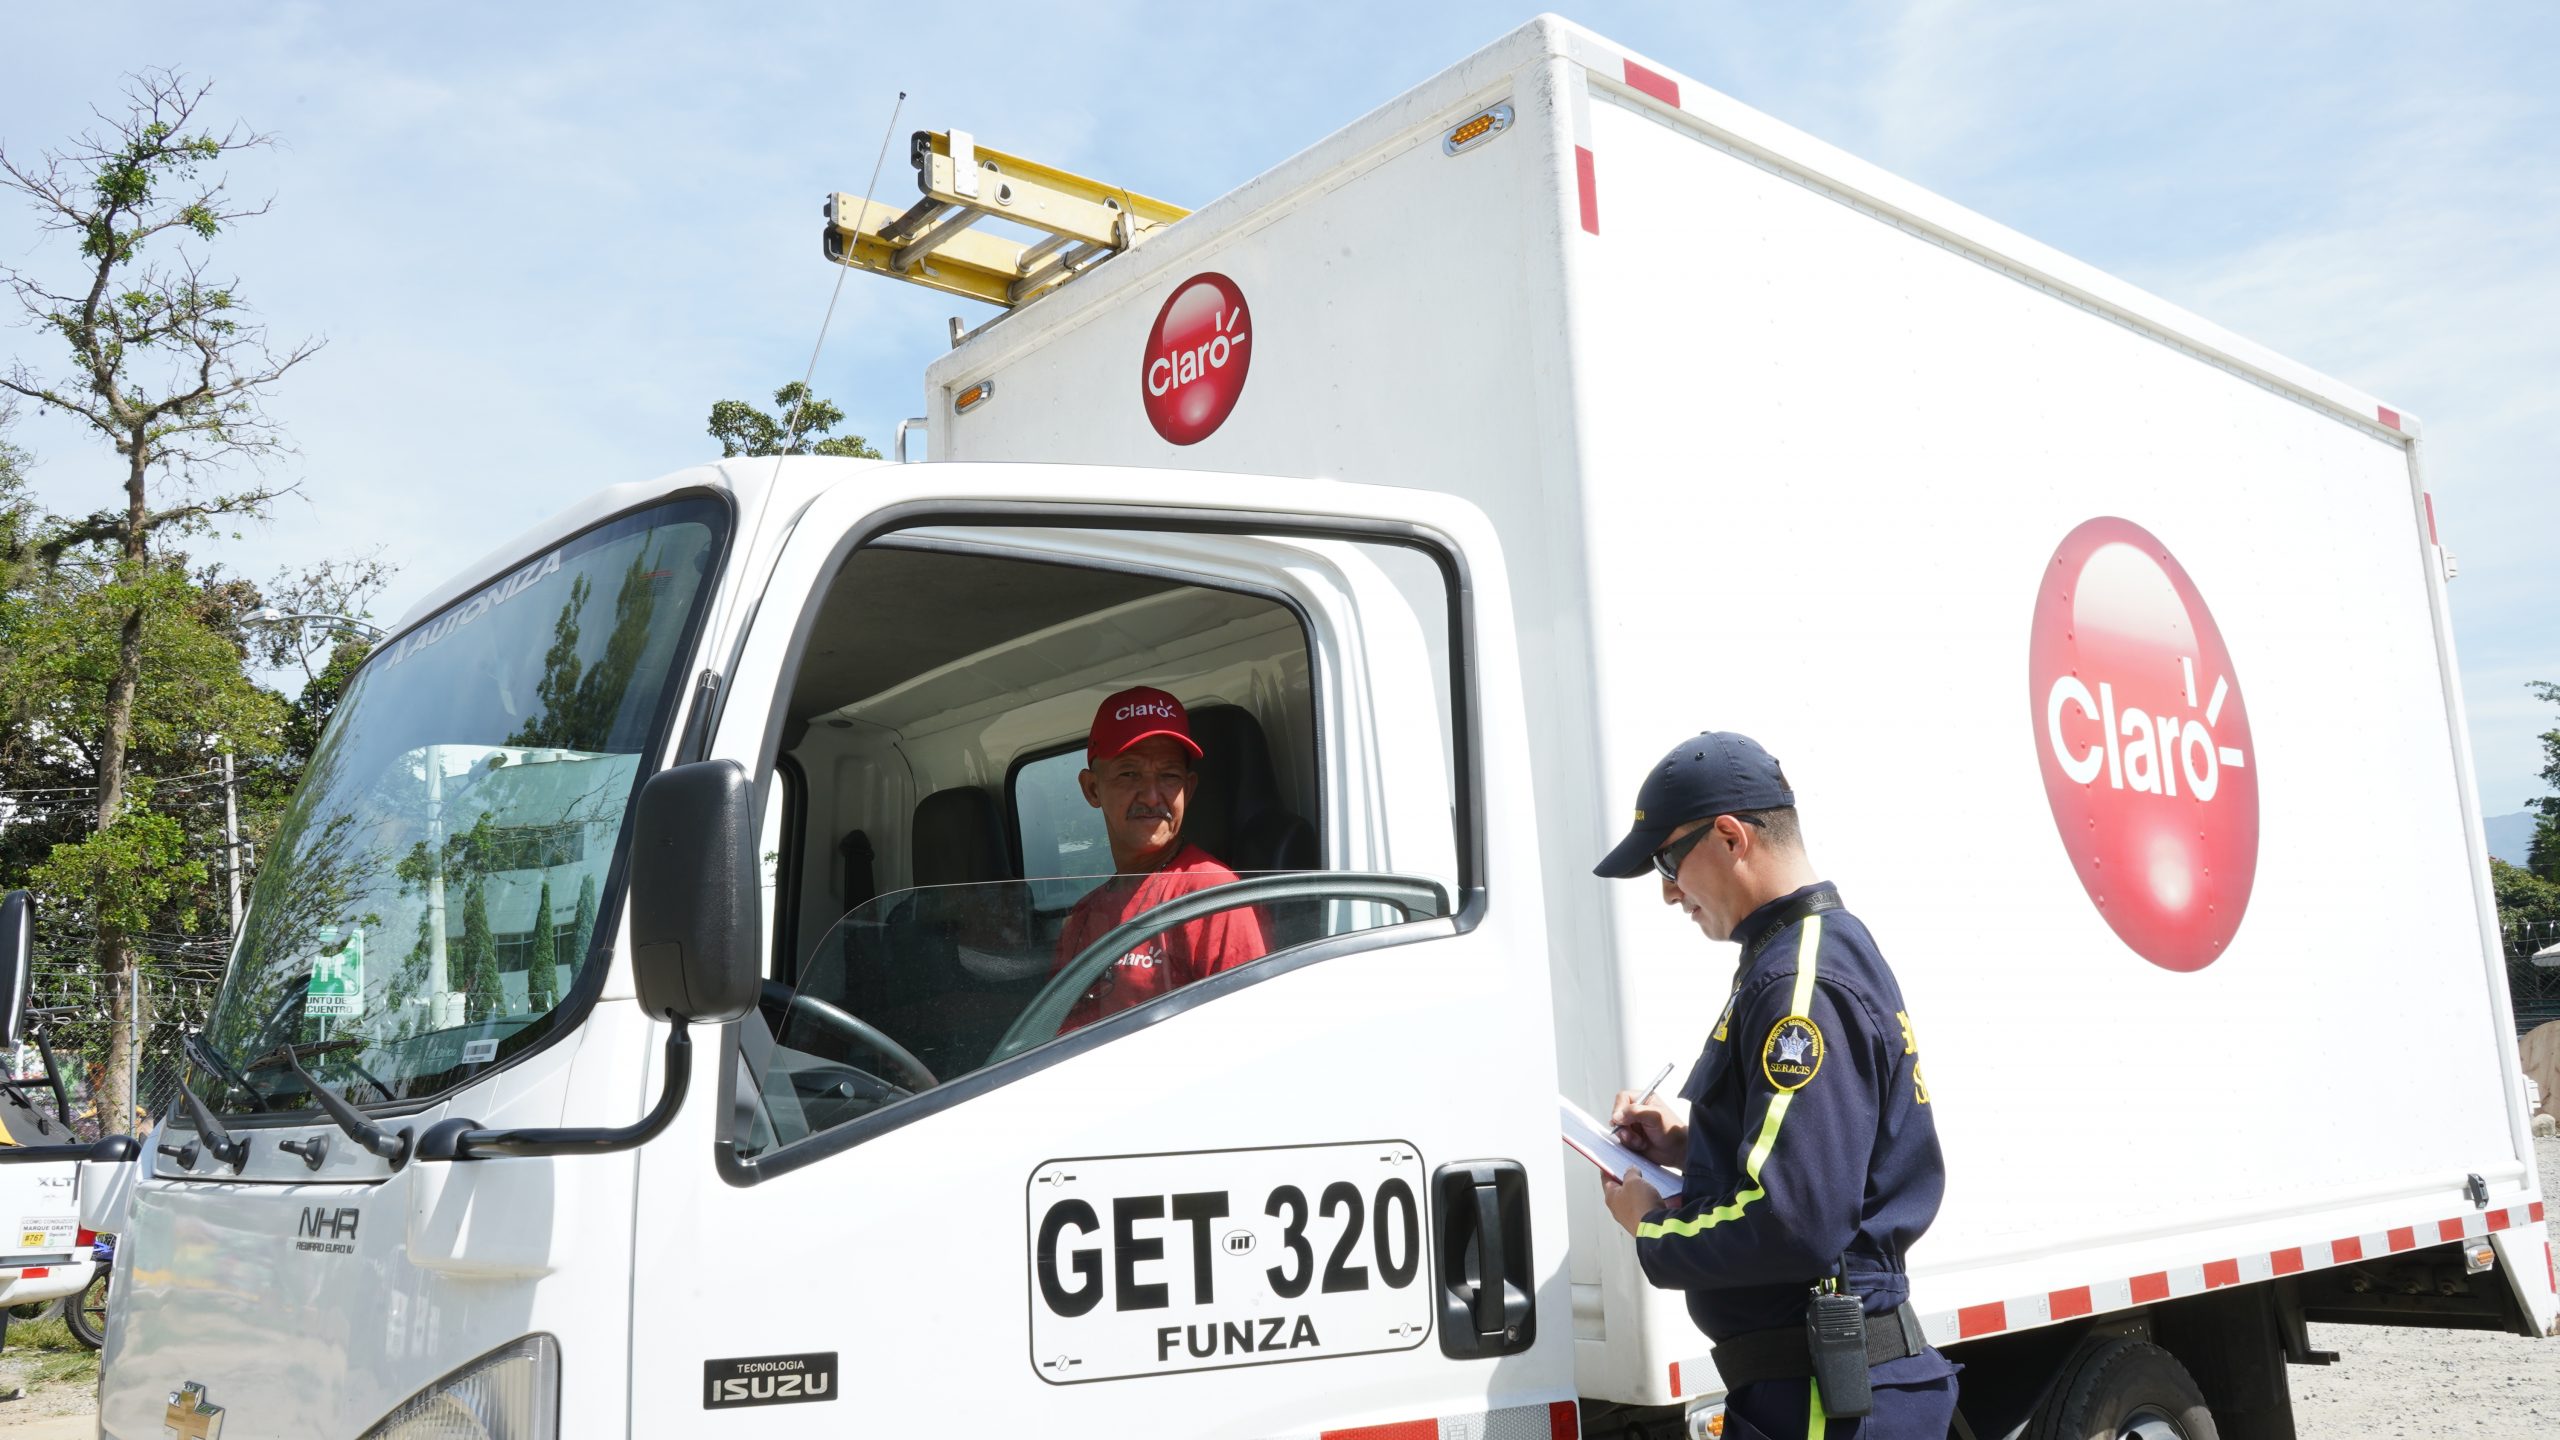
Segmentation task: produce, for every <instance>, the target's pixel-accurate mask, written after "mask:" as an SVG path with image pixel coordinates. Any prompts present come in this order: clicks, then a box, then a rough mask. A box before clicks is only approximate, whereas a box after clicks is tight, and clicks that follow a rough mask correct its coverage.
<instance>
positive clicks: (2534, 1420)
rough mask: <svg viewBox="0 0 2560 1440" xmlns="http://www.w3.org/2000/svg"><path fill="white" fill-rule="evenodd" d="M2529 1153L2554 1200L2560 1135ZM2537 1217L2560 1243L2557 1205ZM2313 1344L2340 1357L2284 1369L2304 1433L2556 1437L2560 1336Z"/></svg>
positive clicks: (2330, 1339) (2337, 1338) (2400, 1334)
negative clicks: (2329, 1362) (2331, 1362)
mask: <svg viewBox="0 0 2560 1440" xmlns="http://www.w3.org/2000/svg"><path fill="white" fill-rule="evenodd" d="M2534 1151H2535V1155H2536V1157H2537V1158H2538V1159H2539V1161H2540V1163H2541V1166H2542V1193H2543V1196H2544V1198H2545V1199H2546V1200H2550V1201H2560V1140H2537V1141H2535V1142H2534ZM2544 1214H2545V1217H2546V1218H2547V1219H2548V1220H2549V1222H2550V1228H2551V1231H2552V1238H2553V1242H2554V1243H2555V1244H2560V1211H2554V1210H2552V1209H2551V1208H2549V1207H2546V1208H2545V1211H2544ZM2535 1258H2536V1259H2537V1260H2539V1259H2540V1258H2541V1257H2540V1256H2538V1255H2537V1256H2536V1257H2535ZM2311 1343H2312V1344H2314V1345H2316V1346H2318V1347H2320V1348H2321V1349H2323V1350H2335V1351H2337V1352H2338V1356H2339V1358H2338V1363H2337V1364H2335V1365H2332V1366H2329V1367H2327V1368H2325V1369H2319V1368H2310V1367H2302V1368H2296V1369H2295V1370H2293V1371H2292V1372H2291V1373H2292V1376H2293V1414H2294V1422H2295V1425H2296V1427H2297V1428H2298V1429H2299V1430H2300V1431H2301V1433H2302V1435H2303V1436H2304V1437H2305V1440H2331V1437H2338V1440H2345V1437H2352V1436H2366V1435H2373V1436H2385V1435H2388V1436H2408V1437H2412V1440H2417V1437H2431V1436H2459V1437H2463V1440H2484V1437H2496V1440H2505V1437H2508V1436H2516V1437H2519V1440H2521V1437H2525V1436H2533V1437H2543V1436H2551V1435H2560V1340H2540V1341H2535V1340H2527V1339H2524V1338H2523V1337H2521V1336H2516V1335H2483V1334H2479V1333H2476V1332H2470V1331H2461V1330H2404V1329H2400V1328H2398V1327H2388V1326H2372V1325H2314V1326H2312V1327H2311Z"/></svg>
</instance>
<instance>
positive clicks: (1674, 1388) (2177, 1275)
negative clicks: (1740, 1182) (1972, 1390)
mask: <svg viewBox="0 0 2560 1440" xmlns="http://www.w3.org/2000/svg"><path fill="white" fill-rule="evenodd" d="M2542 1216H2543V1209H2542V1202H2541V1201H2539V1200H2536V1201H2533V1202H2532V1203H2531V1204H2529V1205H2517V1206H2512V1207H2510V1208H2508V1209H2505V1210H2490V1211H2487V1212H2480V1211H2474V1212H2473V1213H2471V1214H2469V1215H2463V1216H2457V1217H2455V1218H2453V1219H2450V1220H2439V1221H2436V1222H2435V1223H2434V1224H2432V1225H2403V1226H2399V1227H2397V1228H2394V1229H2390V1230H2382V1231H2377V1232H2375V1233H2373V1234H2370V1235H2350V1236H2347V1237H2345V1238H2344V1239H2339V1240H2327V1241H2322V1242H2320V1243H2317V1244H2312V1245H2296V1246H2289V1247H2287V1248H2285V1249H2282V1250H2271V1251H2268V1252H2266V1253H2265V1254H2261V1255H2241V1256H2236V1257H2234V1258H2232V1259H2229V1260H2207V1261H2205V1262H2204V1263H2203V1264H2201V1265H2180V1266H2177V1267H2175V1268H2173V1269H2168V1270H2154V1271H2152V1272H2151V1273H2149V1274H2147V1275H2129V1276H2126V1277H2125V1278H2123V1279H2121V1280H2098V1281H2092V1282H2091V1283H2089V1284H2087V1285H2074V1286H2070V1287H2067V1288H2065V1289H2061V1290H2048V1291H2046V1292H2045V1293H2044V1294H2042V1295H2026V1296H2021V1297H2020V1298H2018V1299H2015V1300H1994V1301H1992V1302H1990V1303H1989V1304H1987V1305H1967V1306H1964V1307H1962V1308H1961V1309H1956V1310H1940V1311H1936V1312H1934V1313H1932V1314H1927V1315H1923V1316H1921V1317H1920V1328H1921V1329H1922V1330H1923V1331H1924V1332H1926V1333H1927V1335H1928V1337H1929V1343H1930V1344H1932V1345H1952V1344H1955V1343H1956V1342H1957V1341H1959V1340H1974V1339H1979V1338H1980V1337H1982V1336H1985V1335H1999V1334H2004V1333H2006V1332H2008V1331H2012V1330H2032V1329H2034V1328H2036V1327H2037V1326H2039V1325H2052V1324H2056V1323H2058V1322H2060V1321H2064V1320H2077V1319H2080V1318H2081V1317H2083V1316H2087V1315H2102V1314H2106V1313H2108V1312H2110V1311H2115V1310H2129V1309H2131V1308H2133V1307H2134V1306H2137V1305H2156V1304H2158V1303H2159V1302H2161V1301H2163V1300H2175V1299H2179V1298H2182V1297H2184V1296H2188V1295H2201V1294H2203V1293H2204V1292H2206V1291H2208V1290H2220V1289H2224V1288H2226V1287H2228V1286H2232V1285H2246V1284H2252V1283H2255V1282H2257V1281H2261V1280H2272V1279H2274V1278H2276V1277H2277V1276H2279V1275H2299V1274H2301V1273H2303V1272H2304V1271H2306V1270H2326V1269H2329V1268H2330V1267H2332V1266H2336V1265H2351V1264H2354V1263H2355V1262H2356V1261H2359V1260H2363V1259H2367V1258H2370V1257H2376V1256H2383V1255H2396V1254H2398V1253H2400V1252H2401V1251H2404V1250H2416V1249H2418V1248H2420V1247H2422V1246H2427V1245H2443V1244H2452V1243H2454V1242H2457V1241H2462V1240H2477V1239H2480V1238H2481V1237H2483V1236H2485V1235H2488V1234H2489V1233H2491V1232H2492V1231H2497V1230H2513V1229H2519V1228H2522V1227H2523V1226H2526V1225H2540V1224H2541V1223H2542ZM2549 1260H2550V1248H2549V1246H2548V1244H2546V1245H2545V1246H2544V1261H2545V1265H2546V1268H2548V1265H2549ZM2553 1288H2554V1289H2555V1290H2560V1277H2555V1279H2554V1281H2553ZM1684 1371H1685V1372H1686V1373H1685V1374H1684V1373H1683V1372H1684ZM1723 1383H1724V1382H1723V1381H1721V1380H1719V1379H1718V1378H1717V1377H1716V1367H1715V1363H1714V1362H1713V1361H1711V1360H1709V1359H1707V1358H1706V1357H1705V1356H1703V1355H1702V1356H1699V1357H1698V1358H1696V1359H1694V1360H1676V1361H1673V1362H1672V1365H1671V1393H1672V1395H1673V1397H1674V1398H1677V1397H1680V1396H1683V1395H1701V1394H1708V1393H1711V1392H1713V1391H1715V1390H1718V1389H1721V1388H1722V1387H1723Z"/></svg>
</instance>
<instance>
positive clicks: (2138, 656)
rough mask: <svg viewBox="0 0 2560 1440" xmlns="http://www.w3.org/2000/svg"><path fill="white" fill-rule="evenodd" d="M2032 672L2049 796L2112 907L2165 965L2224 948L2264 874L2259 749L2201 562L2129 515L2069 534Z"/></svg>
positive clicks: (2052, 580)
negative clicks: (2201, 587)
mask: <svg viewBox="0 0 2560 1440" xmlns="http://www.w3.org/2000/svg"><path fill="white" fill-rule="evenodd" d="M2027 677H2028V689H2029V698H2030V701H2031V703H2032V708H2033V710H2034V713H2035V735H2036V755H2037V758H2038V759H2039V760H2040V761H2041V762H2042V764H2043V768H2044V793H2045V798H2046V799H2047V800H2049V801H2050V802H2052V805H2053V823H2054V825H2055V827H2056V828H2057V829H2059V830H2060V831H2061V833H2062V845H2063V848H2064V849H2065V850H2067V851H2069V852H2070V855H2071V866H2072V869H2073V871H2074V872H2075V873H2076V874H2078V875H2079V877H2080V884H2081V885H2082V887H2083V888H2085V889H2087V891H2088V892H2089V898H2090V900H2092V901H2093V902H2095V903H2096V905H2097V907H2098V913H2099V914H2100V915H2102V916H2104V917H2105V919H2106V922H2107V925H2108V927H2109V928H2111V929H2113V930H2114V931H2115V932H2116V935H2117V937H2118V938H2120V939H2122V940H2123V941H2124V943H2125V944H2127V945H2129V946H2131V947H2132V948H2133V951H2134V953H2135V954H2137V955H2140V956H2141V957H2142V958H2143V959H2145V960H2148V961H2150V962H2151V963H2152V964H2154V965H2157V966H2159V967H2161V968H2162V969H2164V970H2177V971H2195V970H2201V969H2203V968H2204V967H2206V966H2207V965H2210V964H2212V963H2213V962H2214V961H2216V960H2218V959H2220V958H2221V957H2222V953H2223V950H2224V947H2226V946H2228V945H2229V944H2230V943H2231V937H2232V936H2233V935H2234V934H2236V933H2237V932H2238V931H2239V929H2240V917H2241V916H2242V915H2243V914H2245V913H2246V912H2247V911H2248V908H2249V888H2250V885H2251V884H2252V883H2253V882H2254V881H2255V880H2256V878H2257V873H2258V774H2257V770H2256V768H2255V764H2256V758H2257V751H2256V749H2255V747H2254V745H2253V743H2252V742H2251V740H2250V738H2249V707H2248V704H2247V702H2246V701H2244V700H2243V699H2242V698H2241V695H2240V676H2239V674H2238V672H2237V671H2235V670H2234V669H2233V668H2232V664H2231V652H2230V650H2229V649H2227V648H2226V647H2225V646H2224V645H2223V643H2222V631H2221V630H2220V629H2219V628H2217V627H2216V626H2215V625H2214V623H2213V613H2212V612H2211V611H2209V610H2207V609H2206V608H2205V603H2204V596H2203V595H2201V594H2200V593H2198V592H2197V590H2196V585H2195V581H2194V580H2192V579H2190V578H2189V577H2188V575H2187V572H2186V567H2184V566H2182V565H2180V564H2179V563H2178V561H2177V558H2176V557H2175V556H2173V555H2171V554H2170V553H2169V548H2168V547H2167V546H2165V545H2163V544H2161V543H2160V541H2159V539H2158V538H2157V537H2155V536H2153V535H2152V534H2151V532H2149V531H2147V530H2145V529H2143V528H2142V527H2141V526H2139V525H2136V524H2134V523H2133V522H2131V521H2129V520H2119V519H2116V518H2113V517H2111V516H2110V517H2104V518H2100V519H2096V520H2091V521H2089V522H2087V523H2085V524H2083V525H2081V526H2080V527H2079V528H2077V529H2075V530H2073V531H2072V532H2071V533H2070V534H2068V535H2066V536H2064V537H2063V539H2062V544H2061V546H2060V547H2059V548H2057V549H2056V550H2055V551H2054V552H2053V563H2052V564H2051V565H2048V566H2046V567H2045V573H2044V584H2043V588H2042V589H2041V590H2039V591H2038V592H2037V594H2036V611H2035V629H2034V638H2033V640H2032V642H2031V643H2030V645H2029V647H2028V652H2027Z"/></svg>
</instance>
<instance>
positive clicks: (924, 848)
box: [908, 785, 1013, 885]
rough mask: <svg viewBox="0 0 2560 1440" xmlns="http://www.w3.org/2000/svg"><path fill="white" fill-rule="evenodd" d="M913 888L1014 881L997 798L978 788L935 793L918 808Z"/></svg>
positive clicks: (910, 871)
mask: <svg viewBox="0 0 2560 1440" xmlns="http://www.w3.org/2000/svg"><path fill="white" fill-rule="evenodd" d="M912 833H913V838H914V853H913V855H912V857H911V861H910V864H909V866H908V874H909V879H908V883H909V884H911V885H976V884H982V883H984V882H986V881H990V880H1009V879H1011V878H1013V877H1012V875H1011V873H1010V871H1011V867H1010V866H1009V865H1008V864H1007V863H1006V861H1005V846H1004V831H1003V828H1002V826H1001V824H1000V823H999V821H998V818H997V813H996V798H995V796H993V795H990V794H988V793H987V792H986V791H984V790H981V789H979V788H978V787H977V786H975V785H959V786H954V787H953V788H951V789H949V790H936V791H935V792H933V793H932V794H930V795H927V796H926V797H924V799H923V800H922V801H920V802H918V803H917V805H916V816H915V826H914V830H913V832H912Z"/></svg>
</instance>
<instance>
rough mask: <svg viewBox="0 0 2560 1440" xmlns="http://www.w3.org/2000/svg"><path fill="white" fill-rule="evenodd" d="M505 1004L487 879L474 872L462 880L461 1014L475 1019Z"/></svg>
mask: <svg viewBox="0 0 2560 1440" xmlns="http://www.w3.org/2000/svg"><path fill="white" fill-rule="evenodd" d="M506 1008H507V1005H506V995H505V992H503V991H502V990H500V989H499V986H498V937H497V936H496V935H494V934H492V933H491V932H490V929H489V881H488V879H487V877H486V876H483V875H481V874H479V873H477V872H474V873H473V874H472V876H471V878H469V879H468V880H465V881H464V882H463V883H462V1018H463V1020H464V1021H466V1022H469V1023H477V1022H479V1021H482V1020H488V1019H491V1018H494V1017H495V1016H498V1015H501V1014H503V1013H505V1011H506Z"/></svg>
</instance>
